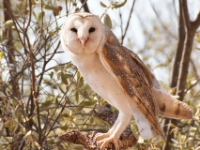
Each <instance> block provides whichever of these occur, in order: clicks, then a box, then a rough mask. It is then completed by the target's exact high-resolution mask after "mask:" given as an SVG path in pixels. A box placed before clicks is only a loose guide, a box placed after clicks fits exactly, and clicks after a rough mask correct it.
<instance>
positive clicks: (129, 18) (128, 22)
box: [121, 0, 136, 45]
mask: <svg viewBox="0 0 200 150" xmlns="http://www.w3.org/2000/svg"><path fill="white" fill-rule="evenodd" d="M135 1H136V0H133V3H132V5H131V10H130V12H129V17H128V21H127V24H126V27H125V30H124V34H123V35H122V39H121V44H122V45H123V42H124V37H125V36H126V32H127V30H128V27H129V24H130V21H131V16H132V13H133V8H134V6H135Z"/></svg>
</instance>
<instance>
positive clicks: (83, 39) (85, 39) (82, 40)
mask: <svg viewBox="0 0 200 150" xmlns="http://www.w3.org/2000/svg"><path fill="white" fill-rule="evenodd" d="M79 40H80V42H81V44H82V45H83V46H85V43H86V42H87V38H84V37H81V38H79Z"/></svg>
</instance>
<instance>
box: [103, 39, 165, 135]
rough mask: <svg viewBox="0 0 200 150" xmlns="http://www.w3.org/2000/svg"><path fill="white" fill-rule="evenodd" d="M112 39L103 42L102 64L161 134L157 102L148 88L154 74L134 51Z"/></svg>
mask: <svg viewBox="0 0 200 150" xmlns="http://www.w3.org/2000/svg"><path fill="white" fill-rule="evenodd" d="M111 38H113V39H114V38H115V37H111ZM113 39H111V43H109V42H107V43H105V45H104V48H103V49H102V51H101V52H100V53H99V57H100V60H101V62H102V64H103V65H104V66H105V68H106V69H107V71H108V72H109V73H110V74H111V75H112V76H113V77H114V78H115V79H116V81H117V82H118V83H119V84H120V86H121V87H122V88H123V89H124V90H125V91H126V93H127V94H128V95H129V96H130V97H131V98H134V97H135V96H136V97H137V98H136V100H137V101H136V102H135V103H136V105H137V106H138V108H139V109H140V111H141V112H142V113H143V114H144V115H145V117H146V118H147V119H148V121H149V122H150V124H151V126H152V128H153V129H154V130H155V131H156V132H157V134H158V135H161V136H163V133H162V130H161V128H160V125H159V123H158V120H157V117H156V116H157V107H156V105H157V104H156V102H155V98H154V96H153V94H152V91H151V89H150V88H151V84H152V82H153V79H154V76H153V75H152V74H151V72H150V71H149V70H148V68H147V67H146V66H145V65H144V64H143V63H142V61H141V60H140V59H139V58H138V56H137V55H136V54H135V53H133V52H131V51H130V50H128V49H127V48H125V47H123V46H121V45H120V44H119V43H116V42H115V43H112V42H113ZM163 137H164V136H163Z"/></svg>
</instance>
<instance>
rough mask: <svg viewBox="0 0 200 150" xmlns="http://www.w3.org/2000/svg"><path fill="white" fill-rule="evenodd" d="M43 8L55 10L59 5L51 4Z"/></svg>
mask: <svg viewBox="0 0 200 150" xmlns="http://www.w3.org/2000/svg"><path fill="white" fill-rule="evenodd" d="M43 8H44V9H47V10H53V11H54V10H57V7H55V6H50V5H44V6H43Z"/></svg>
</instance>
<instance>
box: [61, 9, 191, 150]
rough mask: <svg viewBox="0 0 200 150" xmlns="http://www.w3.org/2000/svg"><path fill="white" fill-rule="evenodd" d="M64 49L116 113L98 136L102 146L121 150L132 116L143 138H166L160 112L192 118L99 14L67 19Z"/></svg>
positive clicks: (102, 148) (62, 38)
mask: <svg viewBox="0 0 200 150" xmlns="http://www.w3.org/2000/svg"><path fill="white" fill-rule="evenodd" d="M61 43H62V46H63V49H64V50H65V52H66V53H67V55H68V56H69V57H70V60H71V61H72V63H73V64H74V65H75V66H77V68H78V70H79V71H80V73H81V74H82V76H83V77H84V79H85V81H86V82H87V83H88V84H89V85H90V87H91V88H92V89H93V90H94V91H95V92H96V93H97V94H98V95H99V96H101V97H102V98H103V99H105V100H106V101H107V102H108V103H109V104H110V105H112V106H113V107H115V108H116V109H117V110H118V111H119V114H118V118H117V120H116V121H115V123H114V125H113V126H112V127H111V128H110V130H109V131H108V132H107V133H99V134H97V135H96V137H95V140H96V143H97V146H98V148H99V149H101V150H104V149H105V148H106V147H107V146H108V145H109V143H110V142H112V143H113V144H114V146H115V149H120V146H121V143H120V140H119V137H120V135H121V134H122V132H123V131H124V129H125V128H126V127H127V126H128V125H129V123H130V120H131V117H132V116H133V117H134V119H135V122H136V124H137V127H138V130H139V133H140V136H141V137H143V138H144V139H150V138H155V137H156V136H159V135H160V136H162V137H164V134H163V131H162V129H161V127H160V124H159V122H158V119H157V116H158V115H162V116H165V117H170V118H176V119H190V118H192V112H191V110H190V109H189V107H188V106H187V105H186V104H185V103H183V102H181V101H178V100H176V99H175V98H174V97H172V96H171V95H170V94H168V93H167V92H166V91H165V90H164V89H162V88H161V87H160V85H159V82H158V81H157V80H156V78H155V76H154V75H153V74H152V72H151V71H150V70H149V69H148V68H147V66H145V64H144V63H143V62H142V61H141V59H140V58H139V57H138V56H137V54H135V53H134V52H132V51H131V50H129V49H128V48H126V47H124V46H122V45H121V44H120V43H119V41H118V39H117V38H116V36H115V35H114V34H113V32H112V31H111V30H110V29H109V28H108V27H107V26H106V25H104V24H103V23H102V22H101V20H100V19H99V17H98V16H96V15H93V14H90V13H75V14H71V15H69V16H68V17H67V19H66V21H65V22H64V24H63V27H62V31H61Z"/></svg>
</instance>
